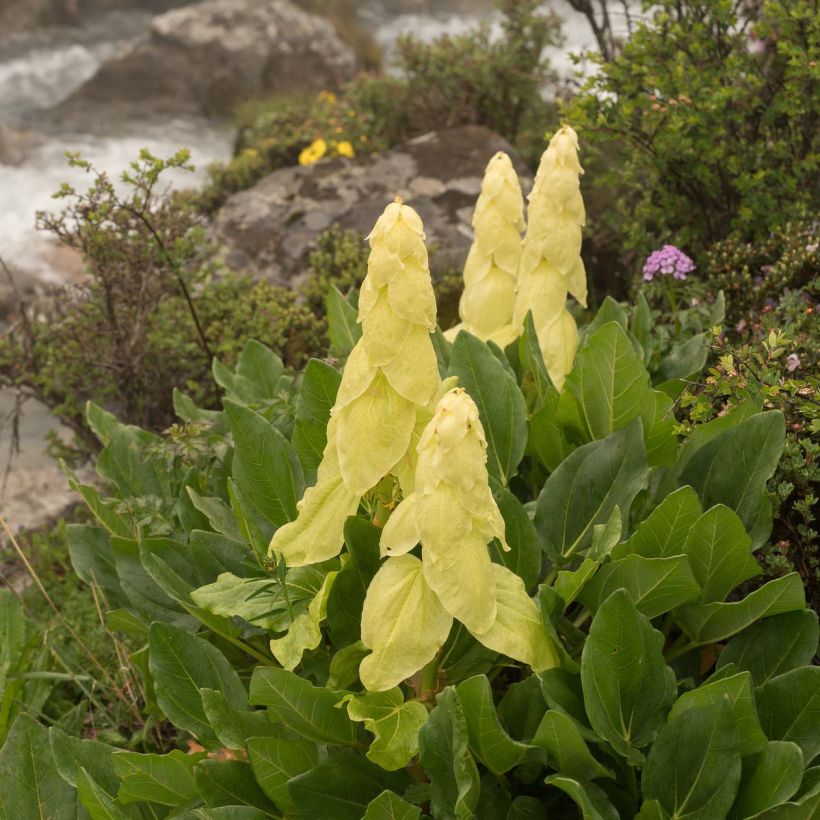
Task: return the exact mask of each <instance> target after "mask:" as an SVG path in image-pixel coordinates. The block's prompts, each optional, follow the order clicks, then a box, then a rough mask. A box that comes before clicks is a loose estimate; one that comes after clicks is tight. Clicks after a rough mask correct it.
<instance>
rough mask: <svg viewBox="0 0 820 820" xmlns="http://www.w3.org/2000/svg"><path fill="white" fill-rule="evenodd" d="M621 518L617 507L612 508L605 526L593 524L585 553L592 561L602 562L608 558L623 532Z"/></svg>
mask: <svg viewBox="0 0 820 820" xmlns="http://www.w3.org/2000/svg"><path fill="white" fill-rule="evenodd" d="M623 529H624V524H623V516H622V515H621V510H620V508H619V507H617V506H615V507H613V508H612V512H611V513H610V514H609V518H608V519H607V521H606V523H605V524H595V526H593V528H592V544H591V545H590V548H589V550H588V552H587V557H588V558H591V559H592V560H593V561H598V562H599V563H600V562H603V560H604V559H605V558H608V557H609V555H610V554H611V553H612V550H613V549H615V547H616V546H617V544H618V542H619V541H620V540H621V533H622V532H623Z"/></svg>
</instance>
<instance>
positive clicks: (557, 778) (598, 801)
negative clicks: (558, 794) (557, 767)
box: [544, 774, 619, 820]
mask: <svg viewBox="0 0 820 820" xmlns="http://www.w3.org/2000/svg"><path fill="white" fill-rule="evenodd" d="M544 782H545V783H546V784H547V785H548V786H554V787H555V788H556V789H561V791H562V792H564V794H568V795H569V796H570V797H571V798H572V799H573V800H574V801H575V804H576V805H577V806H578V808H579V809H581V816H582V817H583V820H619V815H618V812H617V810H616V809H615V807H614V806H613V805H612V803H610V802H609V798H608V797H607V796H606V794H605V793H604V792H603V791H602V790H601V789H600V788H598V786H596V785H595V784H594V783H590V782H588V781H584V780H576V779H575V778H572V777H567V776H566V775H562V774H554V775H551V776H550V777H548V778H547V779H546V780H545V781H544Z"/></svg>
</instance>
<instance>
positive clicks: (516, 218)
mask: <svg viewBox="0 0 820 820" xmlns="http://www.w3.org/2000/svg"><path fill="white" fill-rule="evenodd" d="M473 228H474V229H475V239H474V241H473V244H472V247H471V248H470V253H469V254H468V256H467V262H466V263H465V265H464V292H463V293H462V295H461V301H460V302H459V306H458V312H459V315H460V316H461V324H459V325H456V326H455V327H453V328H451V329H450V330H448V331H447V333H446V334H445V335H446V336H447V338H448V339H450V340H451V341H452V340H453V339H454V338H455V337H456V335H457V334H458V331H459V330H462V329H464V330H467V331H469V332H470V333H472V334H473V336H477V337H478V338H479V339H481V340H483V341H488V340H490V341H493V342H495V343H496V344H498V345H499V346H500V347H502V348H504V347H506V346H507V345H508V344H510V342H512V341H513V339H515V337H516V336H517V335H518V334H517V332H516V329H515V328H514V327H513V324H512V315H513V306H514V304H515V282H516V277H517V275H518V263H519V261H520V259H521V233H522V232H523V230H524V197H523V195H522V193H521V184H520V183H519V181H518V175H517V174H516V173H515V168H513V164H512V162H511V160H510V158H509V156H507V154H505V153H504V152H503V151H499V152H498V153H497V154H496V155H495V156H494V157H493V158H492V159H491V160H490V162H489V164H488V165H487V170H486V171H485V172H484V181H483V182H482V183H481V194H480V195H479V197H478V202H477V203H476V206H475V213H474V214H473Z"/></svg>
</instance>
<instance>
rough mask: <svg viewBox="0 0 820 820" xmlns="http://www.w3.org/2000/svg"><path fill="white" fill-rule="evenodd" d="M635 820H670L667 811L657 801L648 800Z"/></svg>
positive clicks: (642, 805)
mask: <svg viewBox="0 0 820 820" xmlns="http://www.w3.org/2000/svg"><path fill="white" fill-rule="evenodd" d="M635 820H670V818H669V814H667V811H666V809H665V808H664V807H663V806H662V805H661V804H660V803H659V802H658V801H657V800H647V801H646V802H645V803H642V804H641V810H640V811H639V812H638V813H637V814H636V815H635Z"/></svg>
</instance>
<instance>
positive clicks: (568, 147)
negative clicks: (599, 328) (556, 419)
mask: <svg viewBox="0 0 820 820" xmlns="http://www.w3.org/2000/svg"><path fill="white" fill-rule="evenodd" d="M583 172H584V171H583V169H582V168H581V165H580V163H579V162H578V135H577V134H576V133H575V131H573V130H572V128H570V127H569V126H568V125H565V126H563V127H562V128H560V129H559V130H558V132H557V133H556V134H555V136H554V137H553V138H552V139H551V140H550V144H549V146H548V148H547V150H546V151H545V152H544V155H543V156H542V157H541V164H540V165H539V168H538V173H537V174H536V176H535V184H534V185H533V189H532V192H531V193H530V195H529V198H528V199H529V208H528V212H527V233H526V235H525V237H524V245H523V250H522V253H521V263H520V265H519V268H518V288H517V292H516V299H515V310H514V313H513V324H514V326H515V328H516V330H517V331H518V332H520V331H521V328H522V326H523V324H524V320H525V318H526V316H527V312H528V311H532V316H533V321H534V323H535V329H536V331H537V333H538V343H539V346H540V348H541V353H542V355H543V357H544V363H545V364H546V366H547V371H548V372H549V375H550V378H551V379H552V381H553V383H554V384H555V386H556V388H557V389H558V390H562V389H563V387H564V380H565V379H566V375H567V373H568V372H569V371H570V369H571V368H572V362H573V360H574V358H575V352H576V350H577V348H578V329H577V327H576V325H575V320H574V319H573V318H572V315H571V314H570V312H569V311H568V310H567V305H566V303H567V293H568V292H569V293H570V294H572V295H573V296H574V297H575V298H576V299H577V300H578V302H580V303H581V304H582V305H583V306H584V307H586V304H587V285H586V271H585V270H584V263H583V261H582V260H581V228H582V227H583V225H584V223H585V220H586V215H585V211H584V201H583V199H582V198H581V187H580V175H581V174H582V173H583Z"/></svg>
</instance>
